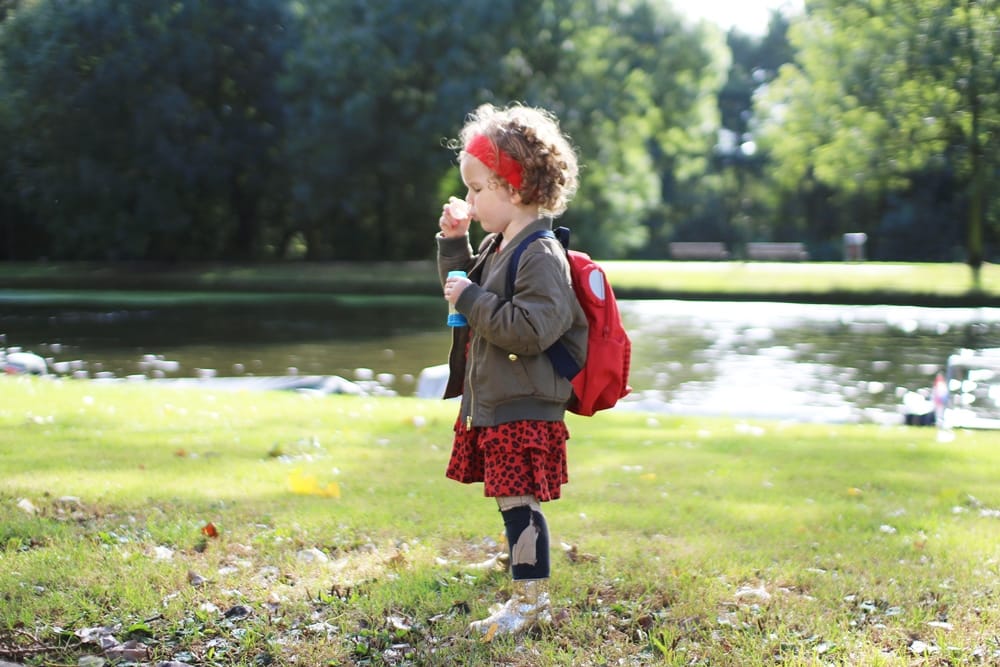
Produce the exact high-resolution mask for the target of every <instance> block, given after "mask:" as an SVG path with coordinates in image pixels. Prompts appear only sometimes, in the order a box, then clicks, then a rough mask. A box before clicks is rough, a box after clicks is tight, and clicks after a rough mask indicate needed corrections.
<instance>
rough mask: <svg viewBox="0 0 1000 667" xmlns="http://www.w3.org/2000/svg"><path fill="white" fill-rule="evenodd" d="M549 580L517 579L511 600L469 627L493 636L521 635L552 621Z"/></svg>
mask: <svg viewBox="0 0 1000 667" xmlns="http://www.w3.org/2000/svg"><path fill="white" fill-rule="evenodd" d="M548 584H549V581H548V579H515V580H514V590H513V593H512V594H511V597H510V599H509V600H507V602H506V603H504V604H502V605H493V606H492V607H490V612H491V613H490V615H489V616H487V617H486V618H484V619H483V620H481V621H473V622H472V623H470V624H469V630H470V631H473V632H478V633H479V634H482V635H486V638H487V639H493V637H494V636H496V635H518V634H521V633H522V632H526V631H527V630H530V629H531V628H533V627H535V626H538V625H542V624H547V623H551V622H552V608H551V605H550V603H549V591H548Z"/></svg>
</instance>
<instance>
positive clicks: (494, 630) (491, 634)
mask: <svg viewBox="0 0 1000 667" xmlns="http://www.w3.org/2000/svg"><path fill="white" fill-rule="evenodd" d="M499 629H500V626H499V625H498V624H496V623H494V624H493V625H491V626H490V629H489V630H487V631H486V634H485V635H483V642H484V643H487V644H488V643H490V642H491V641H493V637H494V636H495V635H496V633H497V630H499Z"/></svg>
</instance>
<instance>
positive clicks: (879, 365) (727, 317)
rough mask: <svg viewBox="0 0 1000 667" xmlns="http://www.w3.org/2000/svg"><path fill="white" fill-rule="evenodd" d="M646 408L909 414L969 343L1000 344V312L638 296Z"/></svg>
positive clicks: (840, 416) (799, 415) (639, 379)
mask: <svg viewBox="0 0 1000 667" xmlns="http://www.w3.org/2000/svg"><path fill="white" fill-rule="evenodd" d="M626 310H627V313H628V317H629V320H630V325H629V328H630V331H631V332H632V333H633V340H634V345H635V348H636V350H635V366H634V371H633V374H632V375H633V380H634V385H635V386H636V387H637V389H638V391H637V395H636V396H635V397H633V399H632V404H633V406H634V407H641V408H644V409H651V410H667V411H672V412H678V413H683V414H693V413H707V414H725V415H734V416H740V415H753V416H769V417H779V418H784V417H789V418H795V419H804V420H821V421H858V420H875V421H889V420H897V416H898V409H897V408H898V405H899V402H900V399H901V397H902V394H903V393H905V392H906V391H908V390H909V391H916V390H923V389H926V388H929V386H930V384H931V381H932V379H933V377H934V374H935V373H936V372H937V371H938V370H940V369H942V368H943V365H944V363H945V361H946V358H947V355H948V354H949V353H950V352H952V351H953V350H954V349H956V348H959V347H973V348H979V347H988V346H993V345H997V344H998V342H1000V310H998V309H987V308H976V309H972V308H960V309H941V308H909V307H896V306H892V307H890V306H830V305H799V304H781V303H720V302H714V303H708V302H704V303H699V302H678V301H650V302H632V303H629V304H628V305H627V309H626Z"/></svg>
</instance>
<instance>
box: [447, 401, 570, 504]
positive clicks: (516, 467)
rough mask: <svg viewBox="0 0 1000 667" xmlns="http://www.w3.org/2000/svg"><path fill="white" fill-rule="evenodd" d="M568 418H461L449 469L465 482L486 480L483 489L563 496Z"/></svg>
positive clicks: (493, 494) (449, 474)
mask: <svg viewBox="0 0 1000 667" xmlns="http://www.w3.org/2000/svg"><path fill="white" fill-rule="evenodd" d="M567 440H569V430H568V429H567V428H566V424H565V423H564V422H561V421H558V422H549V421H532V420H524V421H516V422H509V423H506V424H498V425H496V426H483V427H473V428H471V429H467V428H465V424H464V423H463V422H462V420H461V419H459V420H458V421H457V422H456V423H455V441H454V443H453V444H452V449H451V460H450V461H449V462H448V470H447V472H446V473H445V475H446V476H447V477H448V478H449V479H453V480H455V481H457V482H462V483H463V484H472V483H473V482H483V484H484V488H483V495H484V496H488V497H491V498H497V497H502V496H528V495H534V496H535V498H537V499H538V501H539V502H546V501H549V500H555V499H557V498H559V497H560V495H561V489H560V487H561V486H562V485H563V484H566V483H567V482H569V472H568V469H567V466H566V441H567Z"/></svg>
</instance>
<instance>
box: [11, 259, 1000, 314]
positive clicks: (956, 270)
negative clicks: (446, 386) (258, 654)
mask: <svg viewBox="0 0 1000 667" xmlns="http://www.w3.org/2000/svg"><path fill="white" fill-rule="evenodd" d="M602 265H603V266H604V267H605V269H606V270H607V272H608V276H609V278H610V279H611V282H612V284H613V285H614V287H615V291H616V293H617V294H618V295H619V296H620V297H622V298H658V297H671V298H685V297H693V298H767V299H784V300H790V299H795V300H804V301H827V302H844V303H854V302H861V303H868V302H876V303H914V304H927V305H948V304H954V303H964V304H968V305H983V304H987V305H992V304H996V303H1000V266H998V265H994V264H985V265H983V267H982V271H981V276H980V285H979V287H978V289H975V286H974V285H973V282H972V273H971V271H970V269H969V268H968V266H966V265H964V264H960V263H950V264H926V263H893V262H862V263H846V262H801V263H799V262H670V261H648V262H646V261H628V262H626V261H608V262H602ZM0 289H2V290H3V293H2V294H0V298H2V299H4V300H7V301H11V300H21V301H31V300H36V301H52V300H64V301H78V300H81V299H84V300H86V299H88V298H89V299H92V298H94V294H96V292H94V290H104V293H103V294H101V296H100V297H99V298H100V299H101V300H102V303H103V302H109V301H115V300H118V301H121V302H132V301H136V300H139V301H143V300H145V301H148V302H150V303H158V302H162V301H163V300H164V299H168V300H169V299H174V300H177V299H184V300H188V301H190V300H192V299H194V300H202V301H206V300H212V299H215V300H218V299H220V298H221V299H225V298H231V299H239V298H251V299H252V298H259V297H260V295H261V294H264V293H268V292H270V293H274V294H276V295H280V296H281V298H286V296H287V295H288V294H296V293H297V294H303V293H313V294H317V293H318V294H345V293H358V294H389V293H394V294H425V295H426V294H435V295H436V294H437V293H438V292H439V289H440V288H439V287H438V283H437V273H436V270H435V268H434V265H433V263H431V262H427V261H425V262H400V263H384V262H383V263H364V264H362V263H350V262H328V263H302V262H298V263H292V262H288V263H270V264H267V263H265V264H258V265H234V264H202V265H199V264H183V265H179V266H172V267H171V266H150V265H136V264H121V265H115V264H87V263H77V264H73V263H53V264H48V263H19V262H0ZM88 292H89V293H90V296H88ZM164 292H166V293H168V294H167V295H166V296H165V295H164V294H163V293H164ZM171 292H174V293H176V292H186V293H187V295H186V296H180V295H177V294H173V295H171V294H169V293H171Z"/></svg>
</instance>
